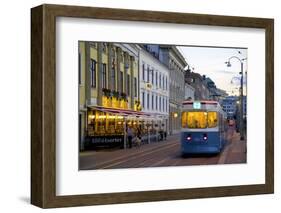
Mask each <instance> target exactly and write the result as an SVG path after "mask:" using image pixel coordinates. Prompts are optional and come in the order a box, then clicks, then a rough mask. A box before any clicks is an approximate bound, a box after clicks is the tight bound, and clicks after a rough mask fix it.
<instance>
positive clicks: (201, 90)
mask: <svg viewBox="0 0 281 213" xmlns="http://www.w3.org/2000/svg"><path fill="white" fill-rule="evenodd" d="M184 78H185V83H186V84H188V85H190V86H192V87H193V88H194V100H209V99H210V91H209V88H208V86H207V84H205V82H204V80H205V79H204V78H203V76H201V75H200V74H199V73H196V72H191V71H190V70H186V71H185V77H184Z"/></svg>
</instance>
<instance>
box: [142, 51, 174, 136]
mask: <svg viewBox="0 0 281 213" xmlns="http://www.w3.org/2000/svg"><path fill="white" fill-rule="evenodd" d="M139 74H140V75H139V79H140V101H141V105H142V111H143V112H146V113H149V114H151V115H154V116H153V117H154V118H155V119H154V120H153V121H152V122H153V125H155V126H156V129H157V130H163V131H165V132H167V131H168V125H169V123H168V119H169V69H168V67H166V66H165V65H164V64H163V63H161V62H160V61H159V60H158V59H157V58H156V57H154V56H153V55H151V53H150V52H148V51H147V50H146V49H145V48H143V47H142V48H141V49H140V52H139Z"/></svg>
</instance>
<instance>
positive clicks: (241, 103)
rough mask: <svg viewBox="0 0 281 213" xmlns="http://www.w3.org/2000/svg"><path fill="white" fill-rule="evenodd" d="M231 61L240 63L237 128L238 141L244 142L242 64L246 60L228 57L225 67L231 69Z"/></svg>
mask: <svg viewBox="0 0 281 213" xmlns="http://www.w3.org/2000/svg"><path fill="white" fill-rule="evenodd" d="M233 59H236V60H238V61H239V62H240V65H241V71H240V72H239V74H241V79H240V101H239V103H240V119H239V127H240V139H241V140H244V116H243V114H244V113H243V66H244V64H243V62H244V61H245V60H247V58H242V59H241V58H239V57H237V56H232V57H230V58H229V59H228V60H227V61H226V62H225V64H226V66H227V67H231V63H230V61H231V60H233Z"/></svg>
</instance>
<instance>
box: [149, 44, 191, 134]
mask: <svg viewBox="0 0 281 213" xmlns="http://www.w3.org/2000/svg"><path fill="white" fill-rule="evenodd" d="M144 46H145V48H146V49H147V50H148V51H149V52H150V53H151V54H152V55H153V56H154V57H155V58H157V59H159V61H161V62H162V63H163V64H164V65H166V66H167V67H168V68H169V77H170V80H169V95H170V97H169V133H170V134H174V133H179V132H180V129H181V108H182V102H183V100H184V95H185V92H184V90H185V81H184V72H185V71H184V68H185V67H186V66H187V63H186V61H185V59H184V57H183V56H182V54H181V53H180V51H179V50H178V49H177V47H176V46H170V45H144Z"/></svg>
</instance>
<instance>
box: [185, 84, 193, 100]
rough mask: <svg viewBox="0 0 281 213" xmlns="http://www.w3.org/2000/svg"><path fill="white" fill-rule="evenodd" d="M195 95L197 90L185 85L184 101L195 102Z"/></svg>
mask: <svg viewBox="0 0 281 213" xmlns="http://www.w3.org/2000/svg"><path fill="white" fill-rule="evenodd" d="M194 93H195V89H194V88H193V87H192V86H191V85H189V84H187V83H185V85H184V100H194Z"/></svg>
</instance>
